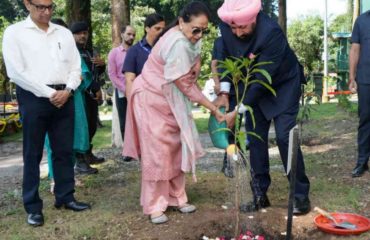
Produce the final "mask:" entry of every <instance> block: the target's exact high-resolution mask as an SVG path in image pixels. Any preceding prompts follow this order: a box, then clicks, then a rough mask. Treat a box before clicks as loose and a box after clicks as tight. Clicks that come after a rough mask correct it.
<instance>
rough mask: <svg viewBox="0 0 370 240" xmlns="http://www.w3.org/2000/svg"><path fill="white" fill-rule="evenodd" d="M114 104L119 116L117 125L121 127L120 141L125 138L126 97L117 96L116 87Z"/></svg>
mask: <svg viewBox="0 0 370 240" xmlns="http://www.w3.org/2000/svg"><path fill="white" fill-rule="evenodd" d="M115 100H116V105H117V111H118V118H119V126H120V129H121V135H122V141H123V140H124V138H125V126H126V112H127V98H126V97H123V98H119V97H118V90H117V89H116V99H115Z"/></svg>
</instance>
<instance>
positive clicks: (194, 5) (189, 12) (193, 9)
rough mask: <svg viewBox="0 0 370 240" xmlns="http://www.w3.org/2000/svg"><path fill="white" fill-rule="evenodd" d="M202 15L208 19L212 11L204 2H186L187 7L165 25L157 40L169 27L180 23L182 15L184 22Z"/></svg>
mask: <svg viewBox="0 0 370 240" xmlns="http://www.w3.org/2000/svg"><path fill="white" fill-rule="evenodd" d="M200 15H205V16H206V17H207V18H208V19H210V16H211V13H210V11H209V9H208V7H207V6H206V5H205V4H204V3H202V2H200V1H192V2H190V3H188V4H186V5H185V7H184V8H183V9H182V10H181V11H180V13H179V17H178V18H177V19H176V20H175V21H173V22H172V23H170V24H169V25H167V26H166V27H165V29H164V30H163V31H162V32H161V34H160V35H159V36H158V38H157V39H156V41H155V42H157V41H158V40H159V38H161V37H162V36H163V35H164V34H165V33H166V32H167V31H168V30H169V29H171V28H173V27H174V26H176V25H178V24H179V18H180V17H181V18H182V19H183V20H184V22H186V23H188V22H190V21H191V17H197V16H200Z"/></svg>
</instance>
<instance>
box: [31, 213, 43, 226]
mask: <svg viewBox="0 0 370 240" xmlns="http://www.w3.org/2000/svg"><path fill="white" fill-rule="evenodd" d="M27 223H28V224H29V225H31V226H33V227H39V226H42V225H44V215H43V214H42V212H38V213H30V214H28V216H27Z"/></svg>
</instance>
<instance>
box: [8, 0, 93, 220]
mask: <svg viewBox="0 0 370 240" xmlns="http://www.w3.org/2000/svg"><path fill="white" fill-rule="evenodd" d="M24 4H25V6H26V8H27V10H28V11H29V16H28V17H27V18H26V19H25V20H23V21H20V22H18V23H15V24H13V25H10V26H9V27H8V28H7V29H6V30H5V32H4V36H3V54H4V60H5V65H6V69H7V74H8V76H9V78H10V79H11V80H12V81H13V82H14V83H15V84H17V99H18V104H19V110H20V113H21V116H22V124H23V162H24V166H23V188H22V196H23V204H24V208H25V210H26V212H27V214H28V216H27V223H28V224H30V225H31V226H41V225H43V224H44V215H43V213H42V208H43V201H42V200H41V198H40V196H39V185H40V162H41V158H42V153H43V147H44V141H45V136H46V134H48V135H49V138H50V145H51V149H52V150H53V154H52V160H53V161H52V162H53V167H54V179H55V189H54V193H55V204H54V206H55V207H56V208H58V209H59V208H61V207H63V206H64V207H65V208H66V209H70V210H73V211H83V210H86V209H89V208H90V205H89V204H86V203H82V202H77V201H76V200H75V198H74V191H75V190H74V187H75V182H74V173H73V163H72V156H73V126H74V104H73V98H72V95H73V90H74V89H76V88H77V87H78V86H79V85H80V83H81V79H80V76H81V61H80V56H79V54H78V50H77V48H76V44H75V42H74V40H73V36H72V34H71V32H70V31H69V30H67V29H66V28H64V27H62V26H59V25H56V24H53V23H51V22H50V19H51V16H52V13H53V9H54V4H53V1H52V0H32V1H27V0H25V1H24Z"/></svg>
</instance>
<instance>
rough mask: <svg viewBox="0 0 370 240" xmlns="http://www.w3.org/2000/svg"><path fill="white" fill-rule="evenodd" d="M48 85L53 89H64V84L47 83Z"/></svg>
mask: <svg viewBox="0 0 370 240" xmlns="http://www.w3.org/2000/svg"><path fill="white" fill-rule="evenodd" d="M48 87H51V88H53V89H55V90H64V89H66V85H65V84H50V85H48Z"/></svg>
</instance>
